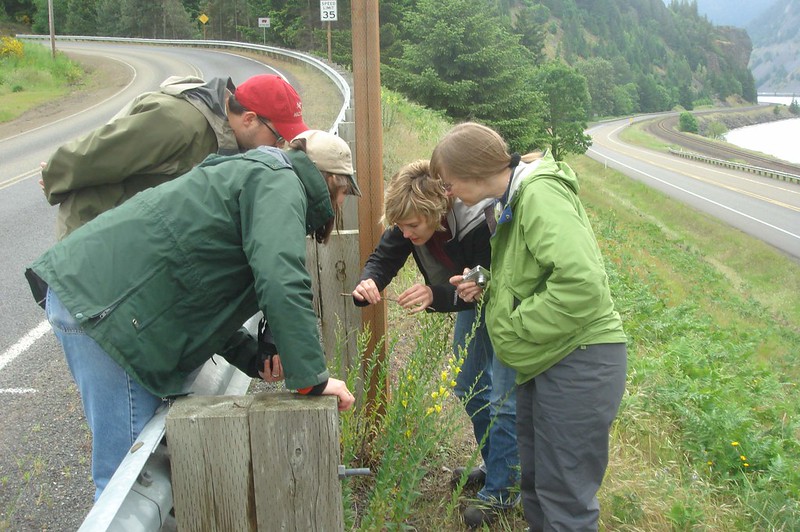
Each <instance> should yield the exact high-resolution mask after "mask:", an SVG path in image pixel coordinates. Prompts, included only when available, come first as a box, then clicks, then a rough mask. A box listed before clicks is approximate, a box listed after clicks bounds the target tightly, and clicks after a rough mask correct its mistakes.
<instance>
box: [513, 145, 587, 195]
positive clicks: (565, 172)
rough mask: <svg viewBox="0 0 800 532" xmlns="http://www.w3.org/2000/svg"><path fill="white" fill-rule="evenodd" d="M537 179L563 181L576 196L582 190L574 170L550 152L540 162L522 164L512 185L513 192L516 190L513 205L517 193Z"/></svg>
mask: <svg viewBox="0 0 800 532" xmlns="http://www.w3.org/2000/svg"><path fill="white" fill-rule="evenodd" d="M537 179H555V180H557V181H561V182H562V183H563V184H564V185H566V186H567V187H568V188H569V189H570V190H571V191H572V192H573V193H574V194H578V191H579V190H580V185H578V177H577V176H576V175H575V172H574V171H573V170H572V168H570V167H569V166H567V165H566V164H565V163H563V162H560V161H556V160H555V159H553V156H552V155H551V153H550V151H549V150H548V151H547V152H546V153H545V154H544V155H543V156H542V158H541V159H539V160H538V161H534V162H533V163H520V165H519V166H518V167H517V171H516V172H515V174H514V179H513V181H514V182H513V183H512V190H514V193H513V194H512V204H513V202H514V199H515V198H516V197H518V195H517V192H519V191H520V190H522V189H523V188H525V187H526V186H527V185H528V184H530V183H532V182H534V181H536V180H537Z"/></svg>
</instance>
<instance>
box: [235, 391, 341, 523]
mask: <svg viewBox="0 0 800 532" xmlns="http://www.w3.org/2000/svg"><path fill="white" fill-rule="evenodd" d="M250 427H251V430H250V446H251V449H252V457H253V484H254V486H255V495H256V501H257V504H256V514H257V517H258V529H259V530H264V531H272V530H286V531H290V532H291V531H303V532H306V531H309V530H319V531H324V532H328V531H330V532H338V531H343V530H344V510H343V507H342V483H341V480H339V476H338V466H339V464H340V463H341V462H340V459H339V449H340V444H339V417H338V411H337V408H336V399H335V398H334V397H328V396H323V397H301V396H298V395H297V394H291V393H264V394H260V395H257V396H256V401H255V402H254V403H253V405H252V406H251V407H250Z"/></svg>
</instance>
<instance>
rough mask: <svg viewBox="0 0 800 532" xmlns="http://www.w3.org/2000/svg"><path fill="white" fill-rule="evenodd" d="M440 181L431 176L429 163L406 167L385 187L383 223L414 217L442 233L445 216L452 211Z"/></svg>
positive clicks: (421, 162) (422, 160) (390, 223)
mask: <svg viewBox="0 0 800 532" xmlns="http://www.w3.org/2000/svg"><path fill="white" fill-rule="evenodd" d="M451 204H452V200H451V199H450V198H448V197H447V193H446V192H445V190H444V186H443V185H442V182H441V180H439V179H435V178H433V177H432V176H431V173H430V162H429V161H427V160H424V159H420V160H417V161H414V162H412V163H409V164H407V165H405V166H403V167H402V168H401V169H400V170H399V171H398V172H397V173H396V174H395V175H393V176H392V179H391V180H390V181H389V184H388V185H387V187H386V193H385V194H384V202H383V206H384V209H383V218H381V222H383V224H384V225H386V226H389V225H393V224H396V223H397V222H400V221H402V220H407V219H409V218H411V217H414V216H420V217H422V218H423V219H424V220H425V221H426V222H427V223H428V224H429V225H432V226H433V227H435V228H436V229H437V230H439V231H443V230H444V227H442V217H443V216H444V215H445V214H447V212H448V211H449V210H450V206H451Z"/></svg>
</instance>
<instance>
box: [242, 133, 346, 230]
mask: <svg viewBox="0 0 800 532" xmlns="http://www.w3.org/2000/svg"><path fill="white" fill-rule="evenodd" d="M258 149H259V150H270V152H271V151H273V150H274V151H278V152H281V153H282V154H283V155H284V156H285V157H286V158H287V159H288V160H289V162H290V163H291V165H292V167H293V168H294V172H295V174H297V177H299V178H300V182H301V183H303V187H304V188H305V189H306V196H307V197H308V209H307V210H306V234H309V235H310V234H312V233H313V232H314V231H316V230H317V229H320V228H322V227H324V226H325V224H327V223H328V221H329V220H330V219H331V218H333V216H334V212H333V205H332V204H331V193H330V191H329V190H328V184H327V183H326V182H325V178H324V177H322V174H321V173H320V172H319V170H317V167H316V166H314V163H312V162H311V159H309V158H308V156H307V155H306V154H305V152H302V151H300V150H289V151H282V150H279V149H278V148H270V147H266V146H261V147H260V148H258Z"/></svg>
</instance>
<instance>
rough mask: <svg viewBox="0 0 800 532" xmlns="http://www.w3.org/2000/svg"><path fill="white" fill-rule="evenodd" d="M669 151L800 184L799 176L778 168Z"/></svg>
mask: <svg viewBox="0 0 800 532" xmlns="http://www.w3.org/2000/svg"><path fill="white" fill-rule="evenodd" d="M669 152H670V153H671V154H673V155H677V156H678V157H683V158H686V159H694V160H696V161H703V162H706V163H709V164H715V165H717V166H723V167H725V168H732V169H734V170H742V171H743V172H750V173H752V174H758V175H761V176H765V177H771V178H772V179H779V180H781V181H789V182H791V183H795V184H800V176H798V175H794V174H789V173H786V172H779V171H778V170H770V169H769V168H762V167H760V166H752V165H749V164H742V163H735V162H732V161H726V160H725V159H717V158H715V157H708V156H707V155H700V154H699V153H694V152H690V151H684V150H676V149H673V148H670V149H669Z"/></svg>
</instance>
